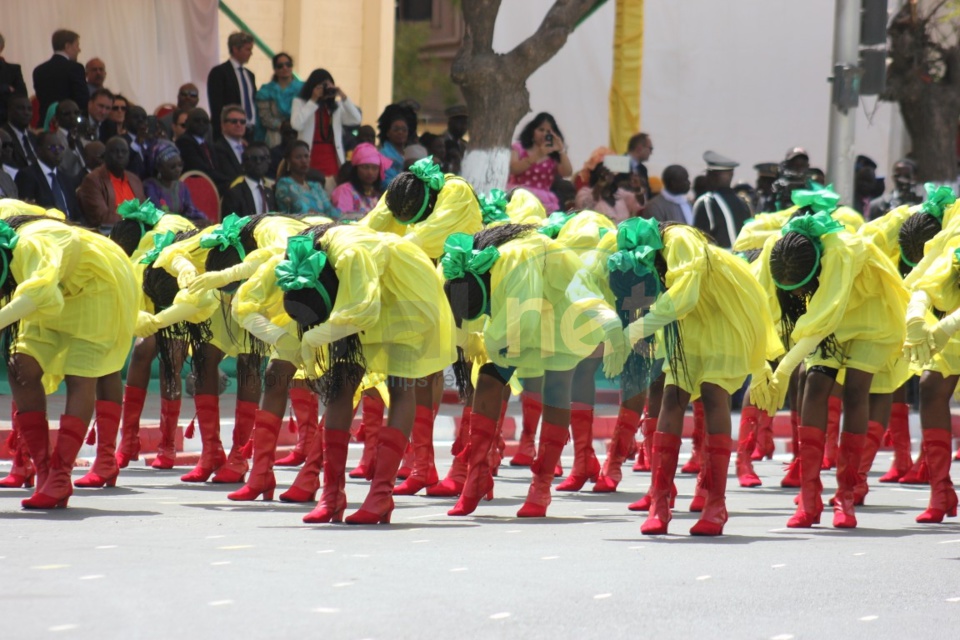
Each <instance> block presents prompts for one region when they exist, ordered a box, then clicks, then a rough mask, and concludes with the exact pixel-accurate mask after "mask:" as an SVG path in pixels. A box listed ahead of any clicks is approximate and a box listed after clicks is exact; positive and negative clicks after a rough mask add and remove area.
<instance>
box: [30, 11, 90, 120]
mask: <svg viewBox="0 0 960 640" xmlns="http://www.w3.org/2000/svg"><path fill="white" fill-rule="evenodd" d="M51 41H52V44H53V57H52V58H50V59H49V60H47V61H46V62H44V63H43V64H41V65H39V66H37V68H36V69H34V70H33V90H34V92H35V93H36V94H37V101H39V103H40V117H41V118H44V117H45V116H46V115H47V109H48V108H49V107H50V105H51V104H52V103H54V102H59V101H60V100H73V101H74V102H76V103H77V106H79V107H80V108H81V109H86V107H87V101H88V100H89V99H90V91H89V89H87V76H86V73H85V72H84V70H83V65H82V64H80V63H79V62H77V56H79V55H80V35H79V34H77V33H75V32H73V31H68V30H66V29H60V30H58V31H54V32H53V38H52V39H51Z"/></svg>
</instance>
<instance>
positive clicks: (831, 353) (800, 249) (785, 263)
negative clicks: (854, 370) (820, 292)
mask: <svg viewBox="0 0 960 640" xmlns="http://www.w3.org/2000/svg"><path fill="white" fill-rule="evenodd" d="M816 257H817V253H816V249H814V246H813V243H812V242H811V241H810V239H809V238H807V237H806V236H804V235H802V234H799V233H797V232H796V231H791V232H790V233H788V234H786V235H785V236H783V237H782V238H780V239H779V240H777V242H776V244H774V245H773V249H772V250H771V251H770V275H771V276H772V277H773V279H774V281H775V282H788V283H790V282H800V281H801V280H803V279H804V278H805V277H807V275H808V274H809V273H810V271H811V270H813V268H814V266H816V268H817V272H816V275H815V276H814V277H813V279H812V280H810V282H809V283H807V285H806V286H804V287H803V288H802V289H798V290H795V291H784V290H783V289H781V288H780V287H777V302H778V303H779V304H780V331H781V333H782V335H783V336H784V341H786V342H789V339H790V335H791V334H792V333H793V329H794V327H795V326H796V324H797V321H798V320H799V319H800V317H801V316H803V314H805V313H806V312H807V303H808V302H809V301H810V297H811V296H813V294H814V293H815V292H816V291H817V289H818V288H819V287H820V272H821V270H822V269H823V265H822V264H820V265H814V260H815V259H816ZM799 291H804V293H803V294H800V293H799ZM817 349H819V351H820V354H821V356H823V357H824V358H829V357H840V356H841V355H842V354H841V349H840V345H839V344H837V339H836V337H835V336H833V335H829V336H827V337H826V338H824V339H823V341H822V342H821V343H820V345H819V346H818V347H817Z"/></svg>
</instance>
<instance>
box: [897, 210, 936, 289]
mask: <svg viewBox="0 0 960 640" xmlns="http://www.w3.org/2000/svg"><path fill="white" fill-rule="evenodd" d="M942 228H943V225H942V223H941V222H940V220H938V219H936V218H935V217H933V216H931V215H929V214H927V213H924V212H922V211H918V212H917V213H914V214H913V215H912V216H910V217H909V218H907V219H906V220H904V222H903V224H902V225H901V226H900V233H899V235H898V240H899V243H900V260H899V261H898V262H899V268H900V275H904V276H905V275H907V274H908V273H910V271H912V270H913V267H912V266H910V265H909V264H907V263H906V262H904V260H903V259H904V258H906V259H907V260H909V261H910V262H912V263H913V264H917V263H918V262H920V260H922V259H923V247H924V245H926V244H927V242H928V241H929V240H931V239H932V238H933V237H934V236H935V235H937V234H938V233H940V230H941V229H942Z"/></svg>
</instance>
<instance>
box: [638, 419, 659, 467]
mask: <svg viewBox="0 0 960 640" xmlns="http://www.w3.org/2000/svg"><path fill="white" fill-rule="evenodd" d="M657 421H658V418H651V417H649V416H647V417H645V418H643V419H642V420H641V421H640V433H641V434H643V442H642V443H641V444H639V445H638V446H637V460H636V462H634V463H633V470H634V471H650V468H651V465H652V464H653V434H655V433H656V432H657Z"/></svg>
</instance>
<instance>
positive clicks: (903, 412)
mask: <svg viewBox="0 0 960 640" xmlns="http://www.w3.org/2000/svg"><path fill="white" fill-rule="evenodd" d="M884 443H885V444H889V445H893V461H892V462H891V464H890V470H889V471H887V472H886V473H885V474H883V476H881V477H880V482H899V480H900V478H902V477H903V476H904V475H905V474H906V473H907V472H908V471H910V467H912V466H913V459H912V458H911V457H910V405H908V404H907V403H905V402H894V403H893V407H892V408H891V409H890V425H889V426H888V427H887V432H886V434H884Z"/></svg>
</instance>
